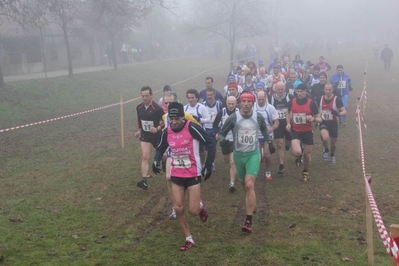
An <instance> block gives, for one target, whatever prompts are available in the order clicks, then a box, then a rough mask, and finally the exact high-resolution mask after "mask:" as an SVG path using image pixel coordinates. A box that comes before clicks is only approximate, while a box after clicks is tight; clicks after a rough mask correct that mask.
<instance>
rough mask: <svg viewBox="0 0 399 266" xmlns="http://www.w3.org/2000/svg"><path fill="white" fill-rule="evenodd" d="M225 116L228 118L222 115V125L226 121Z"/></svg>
mask: <svg viewBox="0 0 399 266" xmlns="http://www.w3.org/2000/svg"><path fill="white" fill-rule="evenodd" d="M227 118H229V117H228V116H223V117H222V125H224V123H226V120H227Z"/></svg>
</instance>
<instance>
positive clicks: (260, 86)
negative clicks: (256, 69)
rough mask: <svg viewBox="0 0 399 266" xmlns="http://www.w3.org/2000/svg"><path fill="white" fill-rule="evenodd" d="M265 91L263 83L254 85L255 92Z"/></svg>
mask: <svg viewBox="0 0 399 266" xmlns="http://www.w3.org/2000/svg"><path fill="white" fill-rule="evenodd" d="M264 90H265V83H263V82H258V83H256V91H264Z"/></svg>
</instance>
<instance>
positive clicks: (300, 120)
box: [293, 113, 306, 125]
mask: <svg viewBox="0 0 399 266" xmlns="http://www.w3.org/2000/svg"><path fill="white" fill-rule="evenodd" d="M293 119H294V123H295V124H297V125H301V124H306V114H305V113H297V114H293Z"/></svg>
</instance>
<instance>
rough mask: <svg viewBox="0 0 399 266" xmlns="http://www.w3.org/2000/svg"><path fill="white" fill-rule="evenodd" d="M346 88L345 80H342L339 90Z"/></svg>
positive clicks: (339, 83)
mask: <svg viewBox="0 0 399 266" xmlns="http://www.w3.org/2000/svg"><path fill="white" fill-rule="evenodd" d="M345 88H346V81H345V80H341V81H340V82H338V89H345Z"/></svg>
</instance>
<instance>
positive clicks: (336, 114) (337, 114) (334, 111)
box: [331, 110, 339, 116]
mask: <svg viewBox="0 0 399 266" xmlns="http://www.w3.org/2000/svg"><path fill="white" fill-rule="evenodd" d="M331 114H332V115H335V116H339V113H338V112H337V110H332V111H331Z"/></svg>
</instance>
